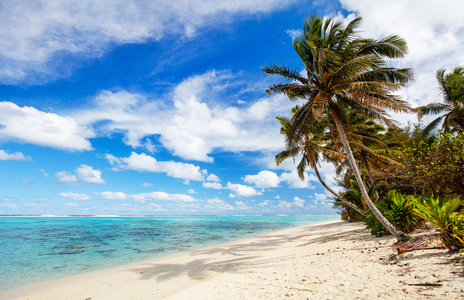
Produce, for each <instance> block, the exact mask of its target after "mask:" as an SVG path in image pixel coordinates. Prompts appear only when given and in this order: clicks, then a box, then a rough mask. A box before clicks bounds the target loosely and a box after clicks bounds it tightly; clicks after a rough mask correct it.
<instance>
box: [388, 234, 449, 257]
mask: <svg viewBox="0 0 464 300" xmlns="http://www.w3.org/2000/svg"><path fill="white" fill-rule="evenodd" d="M394 246H395V247H396V251H398V254H402V253H406V252H411V251H414V250H419V249H442V248H445V245H444V244H443V241H442V239H441V233H440V232H431V233H430V232H427V233H421V234H417V235H413V236H411V238H410V239H409V240H408V241H406V242H397V243H395V244H394Z"/></svg>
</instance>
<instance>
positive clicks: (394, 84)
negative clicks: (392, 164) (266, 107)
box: [262, 15, 413, 241]
mask: <svg viewBox="0 0 464 300" xmlns="http://www.w3.org/2000/svg"><path fill="white" fill-rule="evenodd" d="M360 22H361V18H356V19H354V20H353V21H351V22H350V23H349V24H348V25H347V26H346V27H345V26H344V25H343V23H342V22H341V21H337V20H332V19H327V20H326V21H323V20H322V18H321V17H319V16H315V15H313V16H311V17H309V18H308V19H307V20H305V22H304V24H303V36H301V37H300V38H296V39H295V40H294V41H293V47H294V48H295V50H296V52H297V53H298V55H299V56H300V58H301V60H302V61H303V63H304V66H305V70H306V74H305V75H302V74H300V73H299V72H298V71H297V70H290V69H288V68H286V67H285V66H277V65H275V64H272V65H270V66H266V67H263V68H262V70H263V71H264V72H265V73H267V74H275V75H281V76H284V77H285V78H287V79H289V80H291V82H287V83H280V84H275V85H272V86H270V87H269V89H268V90H267V92H268V93H272V92H273V93H282V94H285V95H287V96H288V97H289V98H290V99H293V100H295V99H304V100H305V101H306V102H305V103H304V104H303V105H302V107H301V108H300V109H299V110H298V111H297V112H296V113H295V115H294V116H293V117H292V120H291V125H292V126H291V128H290V129H289V133H288V134H289V139H290V140H294V141H296V140H298V139H295V138H294V137H295V136H299V135H304V134H305V131H306V129H307V126H308V124H309V120H311V119H316V120H322V119H326V120H327V122H328V130H329V131H330V134H331V136H332V139H333V141H334V143H336V144H340V142H341V144H342V145H343V151H344V153H345V155H346V156H347V157H348V161H349V163H350V167H351V170H352V172H353V174H354V176H355V178H356V182H357V183H358V185H359V187H360V190H361V193H362V196H363V198H364V200H365V201H366V203H367V205H368V206H369V209H370V210H371V211H372V212H373V214H374V215H375V216H376V217H377V219H379V221H380V222H381V223H382V225H383V226H384V227H385V228H386V229H387V230H388V231H389V232H390V233H391V234H392V235H393V236H394V237H396V238H397V239H398V241H405V240H406V239H407V236H406V234H405V233H403V232H401V231H399V230H397V229H396V228H395V227H394V226H393V225H392V224H391V223H390V222H389V221H388V220H387V219H386V218H385V217H384V216H383V215H382V213H381V212H380V211H379V210H378V209H377V207H376V206H375V205H374V203H373V202H372V200H371V198H370V197H369V195H368V193H367V189H366V186H365V184H364V182H363V180H362V178H361V174H360V172H359V169H358V166H357V163H356V161H355V159H354V157H353V153H352V151H351V147H350V144H349V141H348V139H347V135H346V133H345V126H344V123H343V121H344V119H343V118H341V116H344V114H343V113H342V112H343V111H344V110H347V109H351V110H352V111H353V112H356V113H359V114H362V115H364V116H365V117H366V118H367V119H371V120H377V121H380V122H383V123H384V124H386V125H387V126H394V122H393V120H391V119H390V118H389V116H388V114H387V110H393V111H395V112H411V111H413V110H412V109H411V108H410V107H409V106H408V104H407V103H406V102H405V101H403V100H401V99H399V98H398V96H396V95H394V92H396V91H398V90H399V89H400V88H402V87H403V85H404V84H406V83H407V82H409V81H410V80H412V73H411V71H410V69H397V68H391V67H387V64H386V61H385V58H400V57H403V56H404V55H405V54H406V52H407V46H406V42H405V41H404V40H403V39H402V38H401V37H399V36H396V35H391V36H388V37H386V38H384V39H382V40H375V39H363V38H360V37H359V36H358V35H357V32H356V29H357V28H358V27H359V25H360Z"/></svg>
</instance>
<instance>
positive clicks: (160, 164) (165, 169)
mask: <svg viewBox="0 0 464 300" xmlns="http://www.w3.org/2000/svg"><path fill="white" fill-rule="evenodd" d="M106 159H107V160H108V162H109V163H110V164H111V165H113V166H117V169H126V170H135V171H139V172H156V173H166V174H167V175H168V176H171V177H174V178H180V179H186V180H194V181H202V180H204V174H205V173H207V171H206V170H200V167H198V166H195V165H193V164H188V163H181V162H174V161H157V160H156V158H154V157H153V156H150V155H146V154H145V153H142V154H137V153H135V152H132V154H131V156H129V157H121V158H117V157H115V156H113V155H111V154H107V155H106Z"/></svg>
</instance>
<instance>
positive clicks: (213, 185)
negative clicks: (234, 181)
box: [202, 182, 222, 190]
mask: <svg viewBox="0 0 464 300" xmlns="http://www.w3.org/2000/svg"><path fill="white" fill-rule="evenodd" d="M202 186H203V187H204V188H205V189H215V190H220V189H222V184H220V183H219V182H203V184H202Z"/></svg>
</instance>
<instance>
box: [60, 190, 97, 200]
mask: <svg viewBox="0 0 464 300" xmlns="http://www.w3.org/2000/svg"><path fill="white" fill-rule="evenodd" d="M59 195H60V196H63V197H66V198H71V199H73V200H90V197H89V196H87V194H86V193H83V194H79V193H73V192H66V193H60V194H59Z"/></svg>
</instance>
